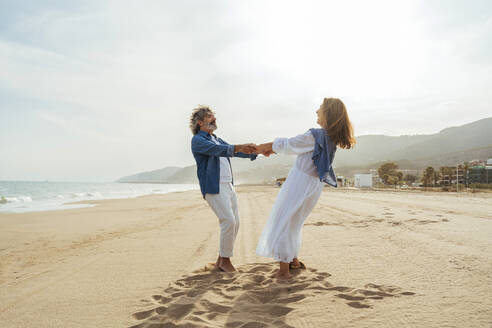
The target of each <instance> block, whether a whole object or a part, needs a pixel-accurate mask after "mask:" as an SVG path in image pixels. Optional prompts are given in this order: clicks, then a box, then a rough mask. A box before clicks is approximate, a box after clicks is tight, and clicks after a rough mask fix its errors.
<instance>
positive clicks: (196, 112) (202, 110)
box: [190, 105, 213, 134]
mask: <svg viewBox="0 0 492 328" xmlns="http://www.w3.org/2000/svg"><path fill="white" fill-rule="evenodd" d="M207 113H213V111H212V110H211V109H210V107H208V106H202V105H199V106H198V107H197V108H194V109H193V112H192V113H191V117H190V129H191V132H192V133H193V134H197V133H198V131H200V125H199V124H198V121H203V120H204V119H205V115H206V114H207Z"/></svg>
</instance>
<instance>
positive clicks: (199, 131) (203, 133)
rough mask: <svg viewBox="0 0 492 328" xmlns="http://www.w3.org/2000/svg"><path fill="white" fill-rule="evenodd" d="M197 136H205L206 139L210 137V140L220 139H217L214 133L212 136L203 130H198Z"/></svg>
mask: <svg viewBox="0 0 492 328" xmlns="http://www.w3.org/2000/svg"><path fill="white" fill-rule="evenodd" d="M197 134H199V135H202V136H204V137H209V138H210V137H211V136H213V137H214V138H215V139H218V137H217V136H216V135H215V134H214V133H212V134H210V133H208V132H205V131H203V130H198V133H197Z"/></svg>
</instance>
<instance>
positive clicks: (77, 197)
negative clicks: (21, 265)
mask: <svg viewBox="0 0 492 328" xmlns="http://www.w3.org/2000/svg"><path fill="white" fill-rule="evenodd" d="M195 189H199V186H198V184H196V185H195V184H157V183H155V184H154V183H116V182H108V183H102V182H100V183H94V182H48V181H45V182H38V181H37V182H33V181H0V212H3V213H5V212H7V213H8V212H10V213H20V212H32V211H48V210H63V209H70V208H79V207H90V206H95V205H92V204H67V203H71V202H79V201H85V200H97V199H116V198H134V197H138V196H143V195H151V194H166V193H170V192H175V191H185V190H195Z"/></svg>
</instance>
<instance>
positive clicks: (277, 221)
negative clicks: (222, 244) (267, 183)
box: [256, 131, 323, 263]
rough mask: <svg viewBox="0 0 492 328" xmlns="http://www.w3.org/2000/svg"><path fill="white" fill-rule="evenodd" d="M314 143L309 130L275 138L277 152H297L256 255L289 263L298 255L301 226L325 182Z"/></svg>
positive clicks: (274, 149) (274, 145)
mask: <svg viewBox="0 0 492 328" xmlns="http://www.w3.org/2000/svg"><path fill="white" fill-rule="evenodd" d="M314 144H315V141H314V137H313V135H312V134H311V132H310V131H307V132H306V133H304V134H300V135H298V136H296V137H293V138H276V139H275V140H274V142H273V146H272V148H273V151H274V152H275V153H278V154H291V155H293V154H296V155H298V156H297V160H296V163H295V164H294V166H293V167H292V169H291V170H290V172H289V175H288V176H287V180H285V182H284V183H283V185H282V188H281V189H280V192H279V194H278V196H277V199H276V200H275V204H274V205H273V208H272V211H271V212H270V216H269V218H268V221H267V223H266V225H265V228H264V229H263V233H262V234H261V237H260V240H259V242H258V246H257V247H256V254H257V255H259V256H265V257H271V258H273V259H274V260H275V261H280V262H286V263H288V262H291V261H292V259H293V258H294V257H297V255H298V252H299V248H300V246H301V240H302V234H301V229H302V226H303V224H304V221H305V220H306V218H307V216H308V215H309V213H311V211H312V210H313V208H314V206H315V205H316V202H317V201H318V199H319V197H320V195H321V191H322V190H323V183H322V182H321V181H320V179H319V177H318V175H317V172H316V167H315V166H314V163H313V160H312V159H311V157H312V156H313V150H314Z"/></svg>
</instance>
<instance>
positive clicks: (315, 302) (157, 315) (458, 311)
mask: <svg viewBox="0 0 492 328" xmlns="http://www.w3.org/2000/svg"><path fill="white" fill-rule="evenodd" d="M279 190H280V189H279V188H278V187H274V186H237V187H236V191H237V193H238V198H239V211H240V217H241V227H240V230H239V234H238V239H237V240H236V244H235V254H234V257H233V258H232V261H233V263H234V265H235V266H236V268H237V269H238V272H237V273H234V274H227V273H221V272H217V271H216V270H214V269H213V266H211V265H210V263H212V262H214V261H215V259H216V257H217V251H218V241H219V226H218V220H217V218H216V217H215V215H214V214H213V212H212V210H211V209H210V208H209V206H208V205H207V203H206V202H205V201H204V200H203V198H202V196H201V194H200V192H199V191H198V190H191V191H184V192H174V193H169V194H162V195H160V194H154V195H147V196H141V197H137V198H130V199H110V200H91V201H85V202H84V204H93V205H96V206H92V207H85V208H75V209H68V210H59V211H43V212H28V213H0V323H1V326H2V327H32V326H36V327H250V328H251V327H490V326H491V325H492V311H491V310H490V309H492V238H491V237H492V214H491V213H492V194H490V193H473V194H472V193H460V194H456V193H438V192H414V191H391V190H388V191H372V190H349V189H333V188H325V189H324V190H323V193H322V195H321V198H320V200H319V202H318V204H317V205H316V207H315V209H314V210H313V212H312V213H311V215H310V216H309V217H308V219H307V220H306V223H305V226H304V228H303V244H302V248H301V251H300V254H299V258H300V260H301V261H303V262H304V263H305V264H306V266H307V270H296V271H295V272H293V273H294V279H293V280H292V281H291V282H288V283H279V282H277V281H276V280H275V279H274V278H273V275H274V274H275V270H276V269H277V267H278V264H277V263H274V262H273V261H271V260H269V259H266V258H260V257H258V256H256V255H255V249H256V243H257V241H258V239H259V237H260V234H261V231H262V228H263V226H264V224H265V222H266V220H267V218H268V214H269V211H270V209H271V207H272V205H273V202H274V200H275V198H276V195H277V193H278V191H279Z"/></svg>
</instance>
